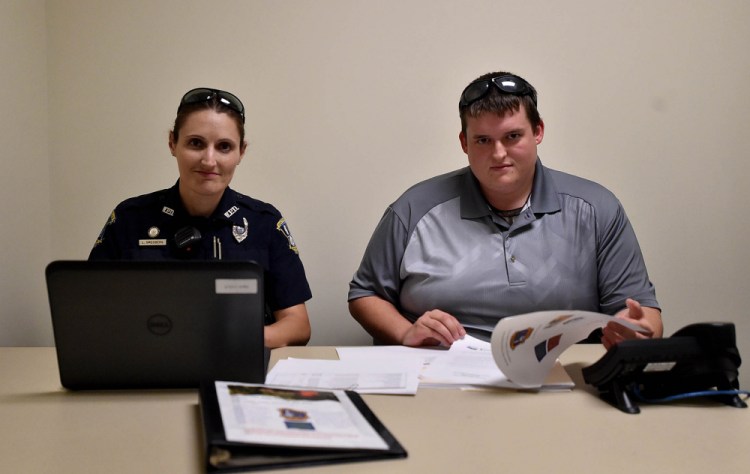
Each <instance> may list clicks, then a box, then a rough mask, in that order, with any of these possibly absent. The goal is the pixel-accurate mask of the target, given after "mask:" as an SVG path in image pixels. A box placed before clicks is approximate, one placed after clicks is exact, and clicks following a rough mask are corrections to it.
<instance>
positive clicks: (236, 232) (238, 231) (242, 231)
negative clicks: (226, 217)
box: [232, 217, 247, 244]
mask: <svg viewBox="0 0 750 474" xmlns="http://www.w3.org/2000/svg"><path fill="white" fill-rule="evenodd" d="M242 223H243V224H244V227H241V226H238V225H233V226H232V235H233V236H234V240H236V241H237V243H238V244H239V243H240V242H242V241H243V240H245V239H246V238H247V219H245V218H244V217H243V218H242Z"/></svg>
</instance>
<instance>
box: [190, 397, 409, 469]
mask: <svg viewBox="0 0 750 474" xmlns="http://www.w3.org/2000/svg"><path fill="white" fill-rule="evenodd" d="M344 393H345V394H346V396H348V397H349V399H350V400H351V401H352V403H353V404H354V405H355V406H356V407H357V409H358V410H359V411H360V413H362V415H363V416H364V418H365V419H366V420H367V421H368V422H369V423H370V425H371V426H372V427H373V429H374V430H375V431H376V432H377V433H378V434H379V435H380V436H381V438H383V440H384V441H385V443H386V444H387V445H388V449H387V450H371V449H346V448H298V447H286V446H270V445H255V444H248V443H238V442H233V441H227V439H226V437H225V435H224V426H223V423H222V421H221V413H220V409H219V403H218V400H217V396H216V388H215V385H214V384H213V383H210V384H201V386H200V391H199V395H200V410H201V417H202V421H203V441H204V448H205V449H204V453H205V466H206V472H248V471H258V470H267V469H281V468H290V467H300V466H318V465H325V464H337V463H347V462H358V461H373V460H379V459H397V458H405V457H407V452H406V450H405V449H404V448H403V447H402V446H401V444H400V443H399V442H398V440H396V438H395V437H394V436H393V435H392V434H391V433H390V431H388V429H387V428H386V427H385V426H384V425H383V424H382V423H381V422H380V420H378V418H377V417H376V416H375V414H374V413H373V412H372V411H371V410H370V408H369V407H368V406H367V404H366V403H365V402H364V400H362V397H361V396H360V395H359V394H358V393H356V392H353V391H345V392H344Z"/></svg>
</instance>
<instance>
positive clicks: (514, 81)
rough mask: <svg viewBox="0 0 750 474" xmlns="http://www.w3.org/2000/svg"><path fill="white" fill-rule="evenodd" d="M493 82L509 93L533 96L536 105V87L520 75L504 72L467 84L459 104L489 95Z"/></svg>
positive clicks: (471, 102) (466, 104)
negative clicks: (500, 74)
mask: <svg viewBox="0 0 750 474" xmlns="http://www.w3.org/2000/svg"><path fill="white" fill-rule="evenodd" d="M493 84H494V85H495V87H497V88H498V89H500V90H501V91H503V92H505V93H507V94H512V95H517V96H524V95H528V96H529V97H531V100H532V102H534V105H536V91H534V88H533V87H531V85H530V84H529V83H528V82H526V81H524V80H523V79H521V78H520V77H518V76H514V75H513V74H504V75H502V76H496V77H493V78H490V79H486V80H482V81H477V82H472V83H471V84H469V85H468V86H466V89H464V91H463V92H462V93H461V100H459V102H458V106H459V107H466V106H469V105H471V104H473V103H474V102H476V101H478V100H479V99H481V98H482V97H484V96H485V95H487V93H488V92H489V91H490V88H491V87H492V85H493Z"/></svg>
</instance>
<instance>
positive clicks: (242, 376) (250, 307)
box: [46, 261, 268, 390]
mask: <svg viewBox="0 0 750 474" xmlns="http://www.w3.org/2000/svg"><path fill="white" fill-rule="evenodd" d="M46 278H47V290H48V295H49V302H50V310H51V314H52V327H53V331H54V337H55V346H56V349H57V362H58V366H59V369H60V381H61V382H62V385H63V386H64V387H66V388H68V389H74V390H79V389H130V388H191V387H198V386H199V385H200V383H201V382H202V381H210V380H228V381H238V382H252V383H263V382H264V381H265V374H266V368H267V364H268V350H267V349H266V348H265V347H264V345H263V341H264V340H263V326H264V320H263V313H264V301H263V269H262V268H261V267H260V266H259V265H258V264H256V263H253V262H236V261H193V262H187V261H159V262H143V261H55V262H52V263H50V264H49V265H48V266H47V269H46Z"/></svg>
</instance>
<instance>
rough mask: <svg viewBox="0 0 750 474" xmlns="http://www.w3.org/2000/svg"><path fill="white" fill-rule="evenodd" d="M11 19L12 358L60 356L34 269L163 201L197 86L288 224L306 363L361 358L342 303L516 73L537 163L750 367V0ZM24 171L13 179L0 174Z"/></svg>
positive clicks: (97, 7) (370, 5) (122, 7)
mask: <svg viewBox="0 0 750 474" xmlns="http://www.w3.org/2000/svg"><path fill="white" fill-rule="evenodd" d="M11 5H12V7H11V10H12V11H13V12H14V13H18V14H20V15H21V16H22V17H23V18H22V21H14V20H13V19H8V18H7V17H5V16H4V17H3V20H2V26H3V28H2V30H3V31H4V32H5V31H8V29H6V28H5V27H6V26H7V27H10V31H12V33H13V38H14V39H13V42H12V43H11V45H3V46H2V48H3V49H2V58H3V59H5V64H18V63H23V64H24V66H25V67H23V68H18V70H16V69H15V68H14V69H13V70H12V71H11V72H7V71H5V70H4V72H3V73H2V74H4V75H6V74H7V75H9V76H10V83H11V84H14V85H15V86H16V87H15V88H13V87H11V88H10V89H18V88H21V89H31V92H32V99H31V101H30V104H31V107H30V108H29V105H28V104H29V101H28V100H27V99H26V98H24V97H22V96H21V95H19V94H17V93H16V91H15V90H10V91H9V90H8V89H9V88H7V87H5V88H4V90H3V92H2V94H3V97H4V98H5V97H6V96H7V97H8V98H7V99H6V101H4V102H3V103H4V108H7V106H8V105H10V111H11V113H10V114H5V113H4V114H3V117H2V118H0V120H2V123H3V125H4V126H3V129H2V131H1V132H0V133H2V135H1V136H2V137H3V142H8V143H10V144H11V145H15V146H16V147H17V148H15V149H14V148H13V147H12V146H11V147H8V146H5V147H4V151H5V154H4V158H3V159H4V160H5V161H4V163H5V164H6V166H4V177H5V178H6V179H5V186H4V187H2V188H1V189H0V193H2V197H3V203H2V213H3V216H4V217H3V231H2V245H1V246H0V248H2V250H0V252H2V256H3V257H2V258H3V261H4V265H3V272H4V278H3V282H2V286H1V287H0V288H2V292H3V293H2V295H1V296H2V298H3V303H4V304H3V306H2V309H0V338H2V339H0V342H2V343H5V344H49V343H51V339H50V330H49V327H48V317H49V315H48V313H46V308H42V306H41V304H40V302H42V301H45V298H46V295H45V294H44V289H43V286H42V285H41V284H40V281H41V276H40V272H41V270H42V269H43V263H46V260H48V259H60V258H73V259H83V258H85V257H86V256H87V254H88V251H89V249H90V247H91V245H92V243H93V241H94V239H95V237H96V235H97V233H98V232H99V230H100V228H101V226H102V225H103V223H104V221H105V219H106V217H107V215H108V214H109V212H110V210H111V208H112V207H113V206H114V205H115V204H116V203H117V202H119V201H120V200H122V199H124V198H126V197H128V196H132V195H136V194H140V193H145V192H149V191H152V190H155V189H160V188H164V187H167V186H170V185H171V184H172V183H173V182H174V180H175V179H176V177H177V172H176V166H175V163H174V161H173V158H172V157H171V156H170V154H169V153H168V149H167V143H166V137H167V133H168V131H169V129H170V127H171V122H172V120H173V119H174V113H175V110H176V106H177V102H178V100H179V98H180V96H181V94H182V93H183V92H185V91H186V90H187V89H189V88H192V87H196V86H210V87H217V88H224V89H228V90H231V91H233V92H235V93H237V95H239V96H240V97H241V98H242V100H243V101H244V102H245V104H246V106H247V108H248V117H247V131H248V138H249V141H250V145H249V149H248V154H247V156H246V159H245V161H244V162H243V163H242V165H241V166H240V168H239V169H238V171H237V174H236V176H235V180H234V182H233V187H235V188H236V189H238V190H240V191H243V192H245V193H247V194H250V195H252V196H254V197H257V198H259V199H262V200H266V201H269V202H271V203H273V204H275V205H276V206H277V207H278V208H279V209H281V210H282V212H283V213H284V214H285V217H286V218H287V220H288V221H289V223H290V226H291V230H292V232H293V234H294V236H295V239H296V241H297V243H298V245H299V247H300V250H301V254H302V258H303V261H304V263H305V266H306V268H307V272H308V277H309V279H310V283H311V286H312V289H313V293H314V297H313V299H312V300H311V302H310V303H309V310H310V314H311V319H312V324H313V338H312V343H313V344H360V343H367V342H368V341H369V338H368V336H367V335H366V334H365V333H364V332H363V331H362V330H361V329H360V328H359V326H358V325H357V324H356V323H355V322H354V321H353V320H352V319H351V318H350V317H349V316H348V312H347V308H346V293H347V288H348V282H349V280H350V278H351V276H352V273H353V272H354V270H355V269H356V267H357V265H358V263H359V260H360V258H361V255H362V252H363V250H364V247H365V245H366V243H367V240H368V239H369V236H370V234H371V232H372V230H373V228H374V227H375V225H376V223H377V220H378V219H379V217H380V215H381V214H382V212H383V210H384V209H385V207H386V206H387V205H388V204H389V203H390V202H391V201H393V200H394V199H395V198H396V197H397V196H398V195H399V194H400V193H401V192H403V191H404V190H405V189H406V188H407V187H408V186H409V185H411V184H413V183H415V182H417V181H419V180H422V179H425V178H428V177H430V176H433V175H435V174H438V173H442V172H445V171H449V170H452V169H455V168H458V167H460V166H464V164H465V163H466V159H465V156H464V155H463V154H462V152H461V150H460V148H459V143H458V138H457V136H458V131H459V121H458V116H457V111H456V106H457V101H458V95H459V93H460V91H461V89H462V88H463V87H464V86H465V85H466V83H468V82H469V81H470V80H471V79H473V78H474V77H476V76H478V75H480V74H482V73H484V72H487V71H490V70H497V69H506V70H511V71H514V72H517V73H519V74H521V75H523V76H525V77H526V78H527V79H529V80H530V81H531V82H532V83H533V84H534V85H535V86H536V87H537V89H538V90H539V105H540V110H541V113H542V115H543V117H544V119H545V121H546V136H545V140H544V143H543V144H542V146H541V148H540V156H541V157H542V160H543V161H544V163H545V164H547V165H548V166H551V167H554V168H558V169H562V170H565V171H569V172H573V173H575V174H579V175H581V176H584V177H587V178H590V179H593V180H596V181H598V182H600V183H602V184H604V185H605V186H607V187H609V188H610V189H612V190H613V191H614V192H615V193H616V194H617V195H618V197H619V198H620V200H621V201H622V202H623V203H624V205H625V208H626V210H627V211H628V214H629V216H630V218H631V220H632V222H633V225H634V227H635V229H636V232H637V234H638V236H639V239H640V243H641V247H642V249H643V252H644V254H645V256H646V261H647V264H648V267H649V271H650V274H651V278H652V280H653V281H654V283H655V284H656V287H657V296H658V297H659V300H660V302H661V304H662V306H663V309H664V319H665V324H666V332H667V334H671V333H672V332H674V331H675V330H677V329H678V328H680V327H682V326H684V325H685V324H688V323H690V322H697V321H710V320H731V321H734V322H735V324H736V325H737V330H738V341H739V345H740V350H741V352H744V353H746V357H750V356H748V355H747V354H750V352H749V351H750V321H748V315H747V314H746V311H747V308H750V291H748V288H747V284H746V283H745V279H746V275H747V274H748V267H749V266H750V251H749V250H748V246H747V245H746V244H745V241H746V236H747V235H748V233H750V217H748V215H747V213H746V212H745V211H746V210H745V208H746V206H747V204H748V203H750V191H749V190H748V186H747V181H748V178H749V177H750V163H749V160H747V159H746V157H745V156H746V154H747V152H748V151H747V150H749V149H750V134H748V133H747V132H746V131H745V127H746V124H747V123H749V122H750V112H748V111H750V91H749V90H748V88H747V86H746V82H747V79H748V77H750V55H748V54H747V51H746V49H747V45H748V44H750V29H748V28H747V27H746V25H747V22H748V20H750V3H748V2H746V1H744V0H734V1H732V0H719V1H710V0H696V1H692V2H684V1H682V0H630V1H625V0H621V1H619V0H618V1H614V0H613V1H599V0H578V1H571V2H550V1H542V0H527V1H525V2H510V1H503V0H461V1H459V0H379V1H372V0H370V1H362V0H317V1H303V0H286V1H273V0H265V1H260V0H247V1H211V2H209V1H182V0H180V1H177V0H169V1H163V0H162V1H155V2H154V1H146V0H141V1H131V2H114V3H112V2H101V1H96V0H77V1H76V0H57V1H49V2H47V3H46V4H43V3H42V2H33V3H32V4H31V5H29V6H24V7H21V6H18V5H17V4H16V2H12V3H11ZM24 5H25V4H24ZM42 5H44V6H46V8H43V7H42ZM45 21H46V23H44V22H45ZM45 25H46V26H45ZM45 44H46V47H45ZM45 61H46V63H45ZM4 69H5V68H4ZM45 79H46V81H45ZM46 91H48V96H47V97H45V93H46ZM19 115H25V116H28V117H30V119H29V120H28V121H27V122H23V123H22V122H19V121H17V120H16V119H17V117H18V116H19ZM46 127H49V128H48V133H46V134H45V130H47V128H46ZM19 139H20V140H19ZM47 140H48V141H49V144H47ZM14 150H17V151H15V152H14ZM16 155H20V156H23V157H24V160H23V162H22V163H18V162H16V161H15V160H13V162H12V164H13V169H18V168H17V166H21V170H22V173H21V175H20V176H9V175H8V170H9V166H8V165H7V164H8V160H12V158H15V157H16ZM29 155H32V156H31V157H30V158H32V159H33V160H34V161H33V163H32V164H31V165H30V164H29V160H28V159H27V157H29ZM47 164H48V165H49V169H47V168H46V167H45V166H46V165H47ZM27 199H30V200H31V201H30V202H31V203H32V204H33V206H32V209H29V202H27ZM32 214H33V215H32ZM19 240H20V241H19ZM21 243H23V246H21ZM45 303H46V301H45ZM748 365H750V364H745V366H743V374H744V375H743V376H742V379H743V380H745V381H747V380H748V377H750V370H748Z"/></svg>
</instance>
